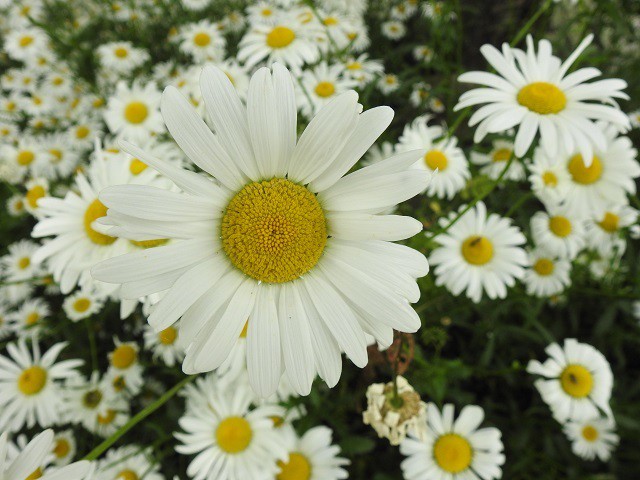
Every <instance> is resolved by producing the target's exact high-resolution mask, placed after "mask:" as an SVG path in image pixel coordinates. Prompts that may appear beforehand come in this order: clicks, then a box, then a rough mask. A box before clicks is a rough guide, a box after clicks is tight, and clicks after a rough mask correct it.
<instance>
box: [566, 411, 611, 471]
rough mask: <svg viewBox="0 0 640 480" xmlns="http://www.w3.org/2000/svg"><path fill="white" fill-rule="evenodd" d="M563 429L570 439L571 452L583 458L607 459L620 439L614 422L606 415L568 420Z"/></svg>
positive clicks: (604, 460)
mask: <svg viewBox="0 0 640 480" xmlns="http://www.w3.org/2000/svg"><path fill="white" fill-rule="evenodd" d="M563 430H564V433H565V435H566V436H567V438H568V439H569V440H571V450H573V453H575V454H576V455H578V456H579V457H581V458H584V459H585V460H595V459H596V457H597V458H598V459H600V460H601V461H603V462H606V461H608V460H609V458H611V452H613V450H615V448H616V446H617V445H618V441H619V440H620V438H619V437H618V435H617V434H616V424H615V422H614V421H613V419H611V418H607V417H594V418H589V419H586V420H580V421H569V422H567V423H565V425H564V426H563Z"/></svg>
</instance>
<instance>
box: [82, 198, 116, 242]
mask: <svg viewBox="0 0 640 480" xmlns="http://www.w3.org/2000/svg"><path fill="white" fill-rule="evenodd" d="M106 214H107V207H106V206H105V205H104V204H103V203H102V202H101V201H100V200H98V199H97V198H96V199H95V200H94V201H93V202H91V204H90V205H89V207H87V210H86V212H84V231H85V232H86V234H87V237H89V240H91V241H92V242H93V243H95V244H96V245H111V244H112V243H113V242H115V241H116V240H117V238H116V237H110V236H109V235H105V234H103V233H100V232H97V231H95V230H94V229H93V228H92V227H91V224H92V223H93V222H94V221H96V220H97V219H99V218H102V217H104V216H105V215H106Z"/></svg>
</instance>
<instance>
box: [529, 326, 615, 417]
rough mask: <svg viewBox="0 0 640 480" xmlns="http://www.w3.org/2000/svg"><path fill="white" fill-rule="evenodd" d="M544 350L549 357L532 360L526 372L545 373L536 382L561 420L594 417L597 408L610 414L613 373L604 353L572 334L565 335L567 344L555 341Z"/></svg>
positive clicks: (544, 398) (545, 399)
mask: <svg viewBox="0 0 640 480" xmlns="http://www.w3.org/2000/svg"><path fill="white" fill-rule="evenodd" d="M545 352H547V355H549V358H548V359H547V360H546V361H545V362H544V363H540V362H539V361H537V360H531V361H530V362H529V365H528V366H527V372H529V373H532V374H534V375H541V376H542V377H544V378H543V379H538V380H536V381H535V386H536V388H537V389H538V391H539V392H540V395H541V396H542V399H543V400H544V401H545V403H546V404H547V405H549V407H550V408H551V411H552V413H553V417H554V418H555V419H556V420H557V421H558V422H560V423H564V422H566V421H567V420H585V419H589V418H594V417H597V416H599V415H600V413H599V411H598V410H602V411H603V412H605V413H606V414H607V415H608V416H611V409H610V407H609V399H610V398H611V389H612V387H613V374H612V373H611V367H609V362H607V359H606V358H605V357H604V355H602V353H600V352H599V351H598V350H596V349H595V348H594V347H592V346H591V345H588V344H586V343H578V342H577V341H576V340H575V339H573V338H568V339H565V341H564V348H562V347H560V345H558V344H557V343H552V344H550V345H549V346H547V348H546V349H545Z"/></svg>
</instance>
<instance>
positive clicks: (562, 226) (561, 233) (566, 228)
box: [549, 215, 572, 238]
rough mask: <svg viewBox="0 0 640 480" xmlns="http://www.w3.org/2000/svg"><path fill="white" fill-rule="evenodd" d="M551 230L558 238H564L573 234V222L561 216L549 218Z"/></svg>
mask: <svg viewBox="0 0 640 480" xmlns="http://www.w3.org/2000/svg"><path fill="white" fill-rule="evenodd" d="M549 230H551V232H552V233H553V234H554V235H555V236H556V237H561V238H564V237H566V236H568V235H570V234H571V230H572V228H571V222H570V221H569V219H568V218H567V217H561V216H559V215H557V216H555V217H551V218H549Z"/></svg>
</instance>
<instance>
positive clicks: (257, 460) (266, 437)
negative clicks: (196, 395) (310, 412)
mask: <svg viewBox="0 0 640 480" xmlns="http://www.w3.org/2000/svg"><path fill="white" fill-rule="evenodd" d="M205 398H206V401H205V402H204V403H202V402H197V404H196V402H190V405H191V408H190V409H189V410H188V411H187V413H186V414H185V415H184V416H183V417H182V418H180V420H179V424H180V427H181V428H182V430H184V432H185V433H182V432H179V433H176V434H175V437H176V438H177V439H178V441H180V442H181V444H180V445H178V446H177V447H176V451H177V452H178V453H180V454H182V455H194V454H196V456H195V458H194V459H193V460H192V461H191V463H190V464H189V466H188V468H187V475H189V476H190V477H192V478H194V480H205V479H206V480H233V479H238V478H252V479H265V480H266V479H269V478H274V476H275V475H276V474H277V473H278V470H279V468H278V467H277V465H276V462H277V461H281V462H285V461H286V460H287V453H288V452H287V449H286V446H285V445H284V444H283V442H282V439H281V434H280V432H279V431H277V430H276V429H275V428H274V424H273V420H272V417H275V416H283V415H284V409H283V408H282V407H279V406H276V405H270V404H268V403H264V404H261V405H259V406H256V407H255V408H253V409H252V408H251V404H252V403H253V401H254V395H253V392H252V391H251V389H250V388H248V387H246V386H243V385H242V384H239V385H238V386H237V387H236V388H234V389H220V388H219V389H217V390H214V391H209V392H207V394H206V396H205ZM212 432H213V435H212Z"/></svg>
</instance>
